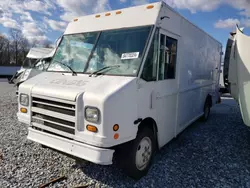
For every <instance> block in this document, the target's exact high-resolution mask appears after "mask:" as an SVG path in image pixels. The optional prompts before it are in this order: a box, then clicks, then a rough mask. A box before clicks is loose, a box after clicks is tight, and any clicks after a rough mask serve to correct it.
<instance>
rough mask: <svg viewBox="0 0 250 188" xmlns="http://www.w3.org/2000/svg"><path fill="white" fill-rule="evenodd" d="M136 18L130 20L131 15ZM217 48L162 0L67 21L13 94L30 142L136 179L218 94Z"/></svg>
mask: <svg viewBox="0 0 250 188" xmlns="http://www.w3.org/2000/svg"><path fill="white" fill-rule="evenodd" d="M135 18H136V19H135ZM221 52H222V45H221V44H220V43H219V42H218V41H216V40H215V39H214V38H212V37H211V36H210V35H208V34H206V33H205V32H203V31H202V30H201V29H199V28H198V27H196V26H195V25H193V24H192V23H190V22H189V21H187V20H186V19H185V18H183V17H182V16H181V15H179V14H178V13H176V12H175V11H174V10H173V9H172V8H170V7H169V6H168V5H166V4H165V3H163V2H160V3H153V4H149V5H143V6H137V7H132V8H127V9H122V10H117V11H111V12H106V13H100V14H97V15H90V16H84V17H80V18H78V19H75V20H74V21H73V22H71V23H70V24H69V25H68V27H67V29H66V31H65V33H64V36H63V37H62V41H61V43H60V45H59V46H58V48H57V50H56V53H55V55H54V57H53V59H52V61H51V64H50V66H49V67H48V69H47V71H46V72H43V73H42V74H39V75H37V76H36V77H33V78H31V79H29V80H27V81H26V82H24V83H23V84H22V85H20V88H19V91H20V94H19V99H18V100H19V110H18V113H17V116H18V119H19V121H21V122H23V123H25V124H27V125H28V127H29V128H28V130H29V133H28V139H29V140H32V141H34V142H38V143H40V144H42V145H45V146H48V147H50V148H54V149H56V150H59V151H61V152H64V153H67V154H70V155H72V156H75V157H78V158H81V159H85V160H88V161H91V162H93V163H97V164H101V165H110V164H112V163H113V159H114V156H116V157H115V158H117V160H118V164H119V165H120V166H121V168H122V169H123V170H124V171H125V172H126V173H127V174H128V175H129V176H131V177H133V178H135V179H139V178H141V177H142V176H144V175H145V174H146V173H147V172H148V170H149V168H150V164H151V161H152V158H153V156H154V154H155V152H156V151H157V149H160V148H162V147H163V146H164V145H165V144H167V143H168V142H169V141H170V140H172V139H173V138H174V137H176V136H177V135H178V134H179V133H180V132H181V131H183V130H184V129H185V128H186V127H187V126H188V125H190V124H191V123H193V122H194V121H196V120H197V119H199V118H203V120H207V119H208V116H209V113H210V108H211V107H212V106H213V105H214V104H215V103H217V102H218V101H219V75H220V66H221Z"/></svg>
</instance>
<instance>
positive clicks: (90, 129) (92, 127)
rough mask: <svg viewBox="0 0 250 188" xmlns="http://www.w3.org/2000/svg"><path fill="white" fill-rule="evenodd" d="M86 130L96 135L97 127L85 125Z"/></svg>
mask: <svg viewBox="0 0 250 188" xmlns="http://www.w3.org/2000/svg"><path fill="white" fill-rule="evenodd" d="M87 130H88V131H90V132H93V133H96V132H97V131H98V129H97V127H95V126H93V125H87Z"/></svg>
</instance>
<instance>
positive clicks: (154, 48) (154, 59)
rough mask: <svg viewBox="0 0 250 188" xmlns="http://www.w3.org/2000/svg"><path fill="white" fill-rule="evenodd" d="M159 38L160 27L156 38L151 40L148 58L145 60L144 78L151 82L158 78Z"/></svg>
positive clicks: (155, 35)
mask: <svg viewBox="0 0 250 188" xmlns="http://www.w3.org/2000/svg"><path fill="white" fill-rule="evenodd" d="M158 38H159V29H157V30H156V32H155V34H154V38H153V40H152V42H151V45H150V48H149V52H148V55H147V59H146V61H145V64H144V67H143V71H142V79H144V80H146V81H148V82H150V81H156V80H157V65H158V44H159V42H158Z"/></svg>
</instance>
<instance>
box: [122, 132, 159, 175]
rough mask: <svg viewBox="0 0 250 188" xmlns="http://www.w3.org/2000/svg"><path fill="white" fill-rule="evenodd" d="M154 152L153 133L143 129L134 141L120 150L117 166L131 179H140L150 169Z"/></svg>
mask: <svg viewBox="0 0 250 188" xmlns="http://www.w3.org/2000/svg"><path fill="white" fill-rule="evenodd" d="M155 151H156V139H155V136H154V134H153V131H152V130H151V129H149V128H143V129H141V130H140V131H139V133H138V135H137V137H136V139H135V140H134V141H132V142H130V143H128V144H126V146H124V148H122V152H121V155H120V156H119V159H118V160H119V164H120V167H121V168H122V170H123V171H124V172H125V173H126V174H127V175H128V176H130V177H131V178H133V179H136V180H138V179H140V178H141V177H143V176H145V175H146V174H147V173H148V170H149V169H150V166H151V162H152V159H153V156H154V154H155Z"/></svg>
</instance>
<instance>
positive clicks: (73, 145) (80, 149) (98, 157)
mask: <svg viewBox="0 0 250 188" xmlns="http://www.w3.org/2000/svg"><path fill="white" fill-rule="evenodd" d="M28 139H29V140H32V141H34V142H38V143H40V144H43V145H45V146H48V147H50V148H53V149H56V150H58V151H61V152H64V153H67V154H69V155H72V156H76V157H78V158H81V159H85V160H87V161H90V162H93V163H96V164H100V165H110V164H112V159H113V154H114V152H115V150H112V149H103V148H98V147H94V146H90V145H87V144H84V143H80V142H77V141H73V140H68V139H66V138H62V137H58V136H55V135H51V134H47V133H44V132H40V131H37V130H34V129H32V128H29V134H28Z"/></svg>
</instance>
